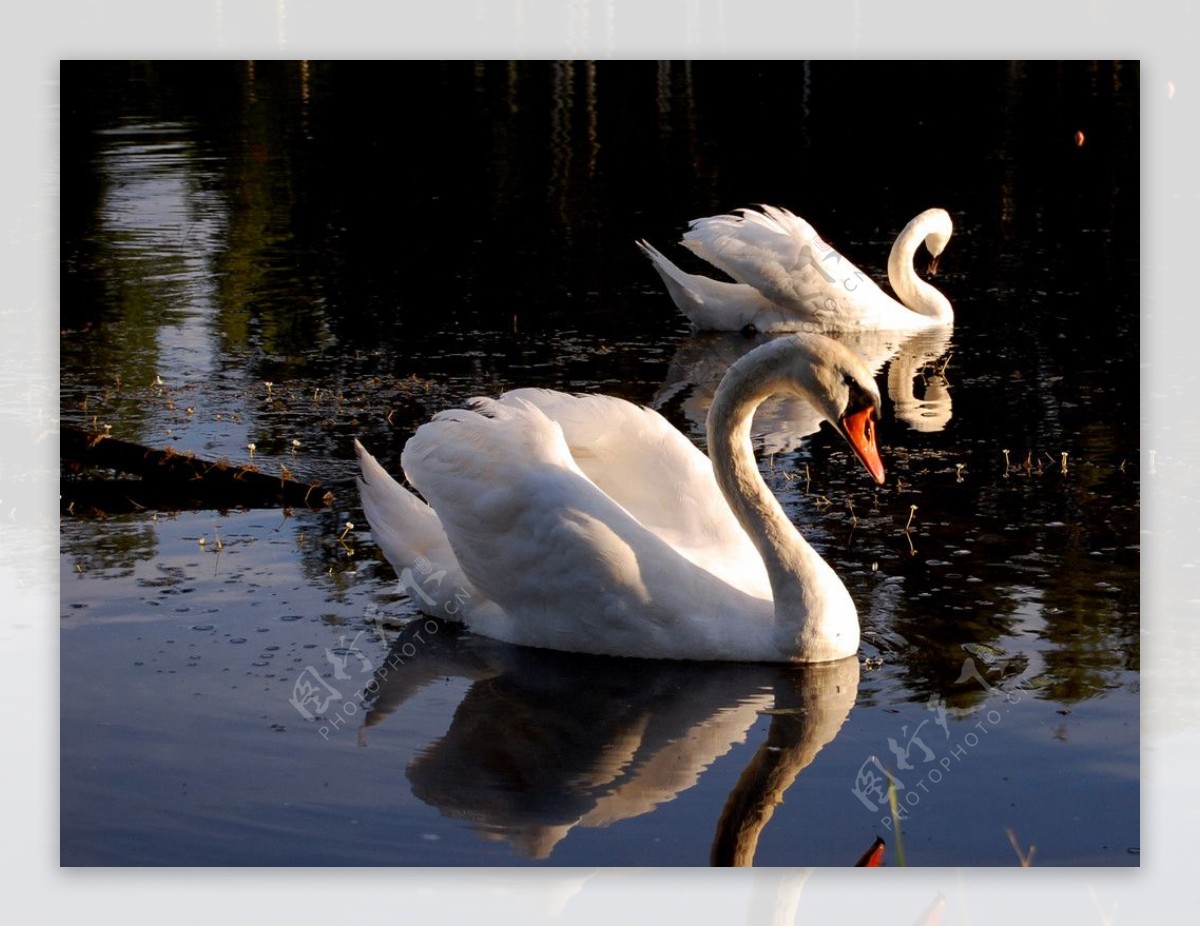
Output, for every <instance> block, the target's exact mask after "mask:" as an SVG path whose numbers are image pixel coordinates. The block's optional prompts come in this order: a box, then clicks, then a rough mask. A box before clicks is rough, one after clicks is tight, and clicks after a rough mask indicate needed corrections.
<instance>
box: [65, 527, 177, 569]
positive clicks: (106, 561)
mask: <svg viewBox="0 0 1200 927" xmlns="http://www.w3.org/2000/svg"><path fill="white" fill-rule="evenodd" d="M60 542H61V546H62V550H63V552H64V553H65V554H66V556H67V560H68V562H69V563H70V565H71V568H72V569H78V570H79V571H81V572H85V573H104V574H105V575H106V576H107V577H108V578H110V579H120V578H122V577H128V576H132V575H133V572H134V569H135V568H136V567H137V565H138V564H139V563H143V562H148V561H151V560H153V559H154V555H155V553H156V551H157V547H158V526H157V525H156V524H155V522H154V521H153V519H152V518H150V517H147V516H142V515H125V516H120V517H117V518H109V519H105V520H104V522H103V523H101V524H100V525H97V524H96V523H95V522H93V521H92V520H91V519H82V518H80V519H72V518H64V519H63V520H62V524H61V529H60ZM159 580H160V582H162V583H163V584H164V585H171V584H177V583H179V582H181V581H182V580H181V579H180V578H179V577H178V576H176V575H173V574H172V573H171V571H169V570H164V571H160V576H159Z"/></svg>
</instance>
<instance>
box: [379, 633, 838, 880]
mask: <svg viewBox="0 0 1200 927" xmlns="http://www.w3.org/2000/svg"><path fill="white" fill-rule="evenodd" d="M442 628H443V629H442V631H441V632H439V634H438V635H437V637H436V638H434V639H431V641H430V646H428V647H427V648H426V649H424V650H423V651H422V652H421V654H420V656H419V657H417V658H415V659H410V660H407V661H406V662H405V664H404V665H403V666H402V667H399V668H398V669H394V670H392V671H391V672H389V673H388V674H387V676H386V678H381V677H378V676H377V682H378V684H379V685H378V691H377V695H376V698H375V700H374V702H373V703H372V705H371V706H370V708H369V709H368V710H367V711H366V712H365V714H364V720H363V725H362V728H361V729H360V732H359V736H360V741H361V742H363V743H366V742H367V741H368V740H369V737H370V729H371V728H373V727H377V726H378V725H381V724H383V723H385V722H386V719H387V718H388V716H389V715H391V714H392V713H393V712H395V711H396V710H398V709H399V708H400V707H401V706H402V705H403V704H404V703H405V702H406V701H407V700H408V699H409V698H411V697H412V696H413V695H415V694H416V693H417V692H418V691H420V690H421V689H423V688H424V687H425V686H426V685H428V684H429V683H431V682H433V681H435V680H439V679H440V680H444V679H446V677H455V678H466V679H468V680H470V681H471V683H472V684H471V686H470V688H469V689H468V691H467V693H466V695H465V696H464V697H463V699H462V701H461V702H460V704H459V705H458V707H457V708H456V710H455V712H454V717H453V719H452V721H451V723H450V727H449V730H448V731H447V732H446V733H445V735H444V736H442V737H441V738H440V739H438V740H437V741H435V742H434V743H432V744H430V745H429V746H428V747H427V748H425V749H424V750H422V751H421V752H420V753H419V754H418V755H417V756H416V757H415V758H414V759H413V760H412V761H411V762H410V763H409V766H408V769H407V774H408V778H409V780H410V782H411V785H412V792H413V795H415V796H416V797H417V798H419V799H420V800H421V801H424V802H425V803H427V804H429V805H431V806H433V807H436V808H437V809H439V810H440V811H441V812H442V814H444V815H446V816H447V817H451V818H456V819H460V820H465V821H469V822H470V823H471V826H472V828H473V829H475V830H476V831H477V832H478V833H479V834H481V835H483V836H485V837H487V838H489V839H495V840H504V841H507V842H508V843H509V844H510V845H511V846H512V847H513V848H514V849H515V850H516V851H517V852H518V853H520V854H521V855H522V856H526V857H529V858H531V859H547V858H548V857H549V856H550V855H551V853H552V852H553V850H554V848H555V847H556V846H557V845H558V844H559V843H560V842H561V841H562V840H563V839H564V838H565V837H566V836H567V835H568V834H569V833H570V832H571V831H572V830H574V829H575V828H577V827H606V826H608V825H610V824H614V823H616V822H618V821H624V820H626V819H628V818H634V817H637V816H639V815H644V814H648V813H650V812H652V811H654V809H655V808H657V807H658V806H660V805H662V804H664V803H667V802H670V801H672V800H673V799H675V798H676V797H677V796H679V795H680V794H682V793H683V792H685V791H686V790H688V789H690V788H692V787H693V786H694V785H696V784H697V782H698V781H699V779H700V777H701V776H702V775H704V772H705V770H706V769H708V767H709V766H711V765H712V764H713V762H714V761H716V760H717V759H718V758H720V757H722V756H724V755H725V754H727V753H728V752H729V751H730V750H731V749H733V747H734V746H735V745H737V744H740V743H744V742H745V740H746V738H747V735H748V734H749V732H750V730H751V729H752V728H753V726H754V724H755V722H756V721H757V720H758V718H759V716H760V714H763V713H767V714H769V715H770V718H771V720H770V726H769V731H768V734H767V737H766V740H765V741H764V742H763V743H762V744H761V745H760V746H759V748H758V750H757V752H756V753H755V754H754V756H753V758H752V759H751V760H750V762H749V764H748V765H747V766H746V768H745V770H744V771H743V772H742V774H741V777H740V778H739V779H738V781H737V783H736V785H735V786H734V787H733V789H732V791H731V792H730V794H729V796H728V799H727V801H726V802H725V807H724V810H723V811H722V812H721V813H720V815H719V816H718V815H717V814H716V812H715V811H714V821H713V827H714V833H715V836H714V839H713V843H712V848H711V861H712V863H713V864H714V865H750V864H751V863H752V862H753V859H754V851H755V847H756V846H757V843H758V838H759V834H760V833H761V832H762V830H763V828H764V827H765V826H766V825H767V823H768V822H769V821H770V819H771V815H772V814H773V812H774V808H775V806H776V805H777V804H778V803H779V802H780V800H781V799H782V796H783V793H784V792H785V791H786V790H787V788H788V787H789V786H790V785H791V784H792V782H793V780H794V779H795V778H796V776H797V775H798V774H799V773H800V772H801V771H802V770H803V769H804V768H805V767H807V766H808V765H809V764H810V763H811V762H812V761H813V759H814V757H816V755H817V753H819V752H820V750H821V748H822V747H824V746H825V744H827V743H829V742H830V741H831V740H832V739H833V738H834V736H835V735H836V734H837V732H838V730H839V729H840V728H841V727H842V724H843V723H844V722H845V720H846V717H847V716H848V714H849V712H850V708H851V707H852V706H853V705H854V701H855V698H856V696H857V693H858V678H859V663H858V658H857V657H850V658H847V659H845V660H841V661H838V662H836V663H829V664H815V665H808V666H788V665H771V664H754V663H694V662H690V661H662V660H641V659H623V658H612V657H593V656H588V655H579V654H563V653H556V652H553V651H547V650H539V649H534V648H524V647H515V646H512V645H508V644H501V643H499V642H495V641H490V640H488V639H486V638H482V637H475V636H473V635H470V634H467V633H462V632H458V631H457V630H456V629H454V628H452V627H451V626H448V625H443V626H442Z"/></svg>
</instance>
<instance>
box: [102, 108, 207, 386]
mask: <svg viewBox="0 0 1200 927" xmlns="http://www.w3.org/2000/svg"><path fill="white" fill-rule="evenodd" d="M176 133H178V134H179V135H180V138H179V139H178V140H175V141H160V142H147V141H145V138H146V137H147V136H149V137H151V138H161V137H164V136H170V135H172V134H176ZM104 134H105V135H106V136H108V137H109V138H111V139H112V141H111V142H110V143H109V144H108V145H107V146H106V147H105V148H104V149H103V151H102V153H101V159H102V163H101V166H100V167H101V170H102V171H103V173H104V175H105V178H106V180H107V182H108V188H107V195H106V197H105V201H104V203H103V204H102V206H101V209H100V221H101V226H102V228H101V234H102V235H103V236H104V237H105V238H106V239H107V241H108V242H110V246H111V248H112V250H113V252H114V255H115V256H116V257H117V258H118V260H121V261H123V262H127V263H129V264H133V265H135V266H134V267H132V268H129V270H127V271H126V272H127V273H129V274H130V275H131V276H136V277H137V278H139V279H140V282H141V285H143V286H145V287H147V288H150V289H153V290H155V291H156V299H157V300H158V304H159V305H160V307H161V308H162V309H163V310H164V311H165V313H166V318H167V319H169V320H170V321H169V323H168V324H164V325H162V326H161V327H160V328H159V330H158V347H159V364H160V366H161V368H162V375H163V376H164V378H170V379H171V380H172V381H174V382H177V383H178V382H182V383H187V382H191V381H194V380H200V379H203V378H204V377H206V376H208V375H209V374H211V372H212V370H213V368H214V367H215V353H216V336H215V330H214V326H213V322H212V317H213V314H214V312H215V291H214V288H213V285H212V280H213V273H214V269H213V267H212V263H211V259H210V256H209V253H208V250H209V248H211V247H212V245H213V243H215V242H217V241H218V240H220V238H221V237H222V236H223V235H224V234H225V230H226V226H227V224H228V223H227V221H226V217H225V215H224V211H223V208H222V204H221V202H220V200H219V198H218V197H217V196H215V195H214V194H212V193H206V192H205V191H204V190H203V189H202V184H203V182H204V180H205V178H204V177H203V175H202V174H201V172H200V169H199V164H198V157H197V152H196V150H195V146H194V143H193V142H192V141H191V137H190V130H189V129H188V127H186V126H178V127H176V126H161V125H160V126H153V127H150V126H126V127H122V128H120V129H114V130H111V131H109V132H106V133H104Z"/></svg>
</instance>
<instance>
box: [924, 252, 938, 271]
mask: <svg viewBox="0 0 1200 927" xmlns="http://www.w3.org/2000/svg"><path fill="white" fill-rule="evenodd" d="M940 257H941V255H940V254H935V255H934V256H933V257H932V258H930V259H929V270H927V271H926V273H927V274H929V276H931V277H936V276H937V267H938V259H939V258H940Z"/></svg>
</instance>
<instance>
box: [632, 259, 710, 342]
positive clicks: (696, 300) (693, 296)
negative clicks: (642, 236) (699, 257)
mask: <svg viewBox="0 0 1200 927" xmlns="http://www.w3.org/2000/svg"><path fill="white" fill-rule="evenodd" d="M637 246H638V247H639V248H641V249H642V252H643V253H644V254H645V255H646V257H648V258H650V263H652V264H653V265H654V269H655V270H657V271H658V275H659V276H660V277H662V280H663V283H665V284H666V285H667V292H668V293H670V294H671V299H672V300H673V301H674V302H675V305H676V306H678V307H679V308H680V310H682V312H683V314H684V315H686V316H687V317H688V318H689V319H692V321H693V322H695V318H694V314H695V313H696V312H697V311H698V310H702V309H703V305H704V296H703V294H702V293H700V292H699V291H698V290H697V289H696V287H695V286H693V285H691V281H692V280H694V279H697V278H695V277H693V275H692V274H688V273H684V272H683V271H682V270H680V269H679V268H678V267H676V266H675V265H674V264H673V263H672V262H671V260H670V259H669V258H668V257H667V256H666V255H664V254H663V253H662V252H661V251H659V250H658V249H657V248H656V247H654V245H652V244H650V242H648V241H644V240H643V241H639V242H638V243H637Z"/></svg>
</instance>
